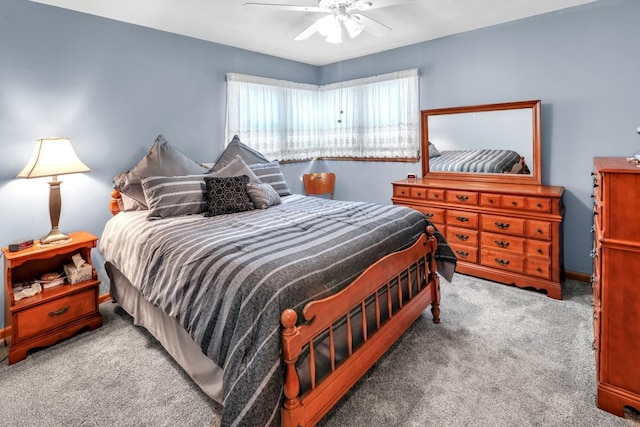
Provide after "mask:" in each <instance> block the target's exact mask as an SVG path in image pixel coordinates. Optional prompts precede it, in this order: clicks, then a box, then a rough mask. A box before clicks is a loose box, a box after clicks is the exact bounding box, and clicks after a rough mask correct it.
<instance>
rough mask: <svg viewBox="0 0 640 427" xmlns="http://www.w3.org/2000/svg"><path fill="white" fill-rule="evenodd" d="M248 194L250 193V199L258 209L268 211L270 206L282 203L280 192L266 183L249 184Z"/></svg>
mask: <svg viewBox="0 0 640 427" xmlns="http://www.w3.org/2000/svg"><path fill="white" fill-rule="evenodd" d="M247 193H249V198H250V199H251V202H252V203H253V205H254V206H255V207H256V208H257V209H267V208H268V207H269V206H273V205H279V204H280V203H282V200H280V196H279V195H278V192H277V191H276V190H275V189H274V188H273V187H272V186H271V185H270V184H267V183H266V182H265V183H261V184H252V183H249V184H248V185H247Z"/></svg>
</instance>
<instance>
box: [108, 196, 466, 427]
mask: <svg viewBox="0 0 640 427" xmlns="http://www.w3.org/2000/svg"><path fill="white" fill-rule="evenodd" d="M427 224H428V222H427V220H426V219H425V217H424V215H422V214H421V213H419V212H417V211H415V210H412V209H409V208H405V207H400V206H393V205H380V204H371V203H357V202H341V201H332V200H327V199H322V198H312V197H304V196H299V195H292V196H287V197H284V198H283V204H282V205H277V206H273V207H270V208H269V209H266V210H256V211H249V212H243V213H237V214H232V215H222V216H218V217H213V218H205V217H204V216H201V215H193V216H187V217H178V218H169V219H163V220H158V221H146V220H145V213H140V212H124V213H120V214H118V215H116V216H114V217H113V218H111V219H110V220H109V221H108V223H107V225H106V227H105V230H104V233H103V235H102V237H101V240H100V251H101V252H102V254H103V255H104V257H105V260H106V261H108V262H111V263H112V264H114V266H116V267H117V268H118V269H119V270H120V271H121V272H122V273H123V274H124V275H125V276H126V277H127V278H128V279H129V281H130V282H131V283H132V284H133V285H134V286H135V287H136V288H137V289H139V291H140V292H141V293H142V295H143V296H144V297H145V298H146V299H147V300H148V301H150V302H151V303H153V304H154V305H156V306H158V307H160V308H161V309H162V310H163V311H164V312H165V313H166V314H167V315H169V316H172V317H174V318H175V319H177V321H178V322H179V323H180V324H181V325H182V326H183V327H184V328H185V329H186V330H187V331H188V332H189V334H190V335H191V337H192V338H193V339H194V340H195V342H197V343H198V344H199V345H200V347H201V348H202V351H203V352H204V353H205V354H206V355H207V356H208V357H209V358H211V359H212V360H213V361H214V362H216V363H217V364H218V365H219V366H221V367H223V369H224V397H223V402H222V404H223V406H224V410H223V414H222V424H223V425H225V426H227V425H228V426H231V425H274V424H279V421H280V414H279V408H280V406H281V396H282V385H283V371H282V367H281V359H280V339H279V338H280V337H279V330H280V327H279V325H280V323H279V317H280V313H281V312H282V310H283V309H285V308H294V309H296V310H301V309H302V307H303V306H304V305H305V304H306V303H307V302H309V301H312V300H315V299H318V298H323V297H326V296H328V295H330V294H333V293H335V292H337V291H339V290H340V289H342V288H344V287H345V286H346V285H347V284H348V283H350V282H351V281H352V280H353V279H354V278H355V277H357V275H358V274H359V273H361V272H362V271H363V270H364V269H365V268H366V267H367V266H369V265H371V264H372V263H374V262H375V261H377V260H378V259H380V258H381V257H383V256H385V255H387V254H389V253H391V252H395V251H398V250H401V249H404V248H406V247H409V246H410V245H411V244H412V243H413V242H415V240H416V239H417V238H418V236H419V235H420V234H421V233H423V232H424V230H425V227H426V225H427ZM439 237H441V236H439ZM440 243H441V250H440V252H441V254H442V259H445V260H446V259H449V260H451V261H455V257H453V255H452V254H451V253H450V251H446V250H447V249H448V246H447V245H446V243H445V242H444V240H442V239H441V242H440Z"/></svg>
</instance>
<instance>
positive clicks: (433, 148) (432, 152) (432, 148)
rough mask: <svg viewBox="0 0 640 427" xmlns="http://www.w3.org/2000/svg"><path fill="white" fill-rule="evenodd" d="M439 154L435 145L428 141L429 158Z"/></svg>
mask: <svg viewBox="0 0 640 427" xmlns="http://www.w3.org/2000/svg"><path fill="white" fill-rule="evenodd" d="M438 156H440V152H439V151H438V149H437V148H436V146H435V145H433V143H432V142H431V141H429V158H430V159H433V158H434V157H438Z"/></svg>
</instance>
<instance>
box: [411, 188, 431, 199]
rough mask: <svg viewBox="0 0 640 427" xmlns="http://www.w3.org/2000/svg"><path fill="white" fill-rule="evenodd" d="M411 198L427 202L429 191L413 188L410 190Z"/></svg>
mask: <svg viewBox="0 0 640 427" xmlns="http://www.w3.org/2000/svg"><path fill="white" fill-rule="evenodd" d="M409 196H410V197H411V198H412V199H419V200H426V198H427V190H425V189H424V188H421V187H411V188H410V189H409Z"/></svg>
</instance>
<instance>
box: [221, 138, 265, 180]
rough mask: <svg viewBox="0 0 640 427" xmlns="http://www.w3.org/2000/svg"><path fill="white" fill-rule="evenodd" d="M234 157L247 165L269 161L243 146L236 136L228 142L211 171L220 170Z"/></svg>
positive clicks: (260, 154)
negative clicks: (237, 157)
mask: <svg viewBox="0 0 640 427" xmlns="http://www.w3.org/2000/svg"><path fill="white" fill-rule="evenodd" d="M236 156H240V158H241V159H242V160H243V161H244V162H245V163H246V164H248V165H251V164H254V163H267V162H268V161H269V159H267V158H266V157H265V156H264V155H263V154H262V153H260V152H259V151H257V150H254V149H253V148H251V147H249V146H248V145H245V144H243V143H242V142H241V141H240V138H239V137H238V135H234V136H233V139H232V140H231V142H229V145H227V148H225V149H224V151H223V152H222V154H221V155H220V157H219V158H218V160H216V164H215V165H214V166H213V168H212V170H213V171H218V170H220V169H221V168H223V167H224V166H226V165H227V164H229V163H230V162H231V161H232V160H233V159H235V158H236Z"/></svg>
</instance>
